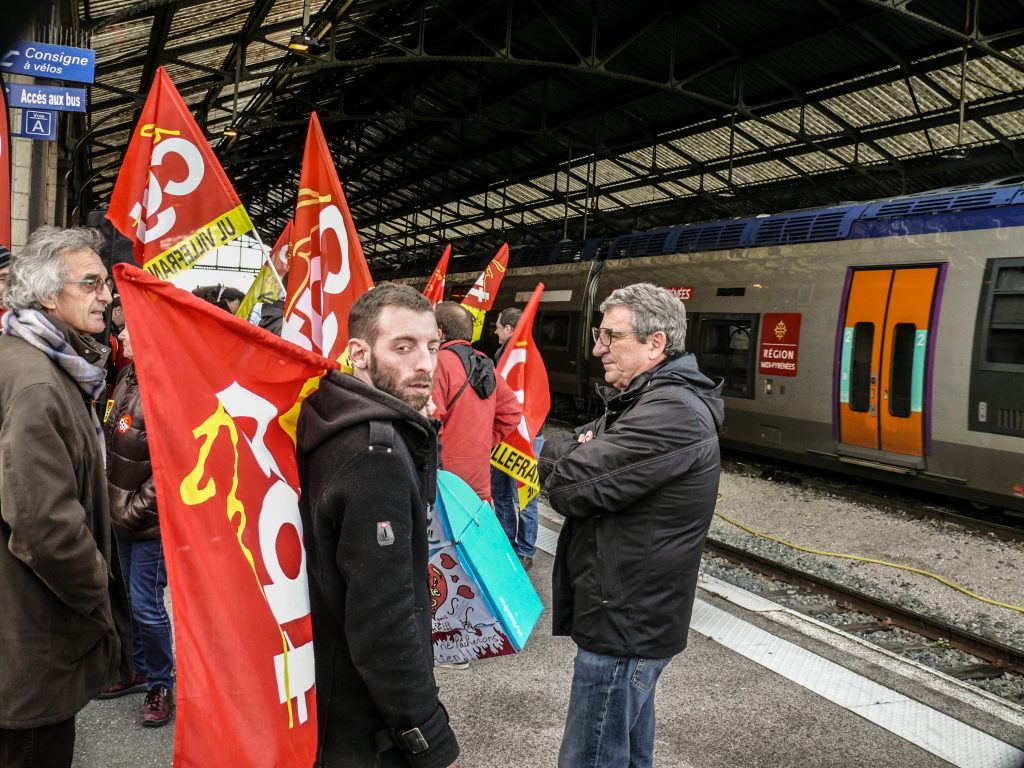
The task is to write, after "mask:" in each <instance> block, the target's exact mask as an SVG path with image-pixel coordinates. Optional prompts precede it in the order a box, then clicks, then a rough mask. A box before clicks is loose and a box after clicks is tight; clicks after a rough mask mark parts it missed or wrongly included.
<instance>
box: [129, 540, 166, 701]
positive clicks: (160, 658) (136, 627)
mask: <svg viewBox="0 0 1024 768" xmlns="http://www.w3.org/2000/svg"><path fill="white" fill-rule="evenodd" d="M117 553H118V557H120V558H121V570H122V571H124V578H125V581H127V582H128V598H129V599H130V600H131V604H132V660H133V663H134V666H135V672H136V674H143V675H145V676H146V679H147V681H148V688H149V689H150V690H152V689H153V688H155V687H156V686H158V685H162V686H164V687H166V688H174V654H173V652H172V650H171V621H170V619H169V618H168V616H167V609H166V608H165V607H164V588H165V587H166V586H167V567H166V565H165V564H164V550H163V546H162V545H161V543H160V539H150V540H147V541H131V540H127V539H118V541H117Z"/></svg>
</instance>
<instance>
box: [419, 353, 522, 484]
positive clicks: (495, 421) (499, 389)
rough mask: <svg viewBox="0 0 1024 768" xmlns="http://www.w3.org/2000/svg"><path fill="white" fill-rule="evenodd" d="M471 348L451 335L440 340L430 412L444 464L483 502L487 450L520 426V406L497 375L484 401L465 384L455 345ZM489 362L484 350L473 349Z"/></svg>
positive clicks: (487, 471)
mask: <svg viewBox="0 0 1024 768" xmlns="http://www.w3.org/2000/svg"><path fill="white" fill-rule="evenodd" d="M456 345H464V346H467V347H469V346H470V344H469V342H468V341H462V340H460V339H454V340H452V341H447V342H445V343H444V344H442V345H441V351H440V352H438V354H437V370H436V371H435V373H434V405H436V406H437V411H436V412H435V413H434V416H435V417H436V418H437V419H438V420H439V421H440V422H441V425H442V426H441V459H442V463H443V465H444V468H445V469H447V470H448V471H449V472H453V473H454V474H456V475H458V476H459V477H461V478H462V479H463V480H465V481H466V483H467V484H468V485H469V486H470V487H471V488H472V489H473V490H474V491H476V495H477V496H479V497H480V498H481V499H483V500H484V501H490V500H491V449H492V448H494V446H496V445H497V444H498V443H500V442H501V441H502V440H504V439H505V437H506V436H507V435H508V434H509V433H510V432H511V431H512V430H514V429H515V428H516V427H517V426H519V420H520V419H521V418H522V415H523V409H522V406H520V405H519V401H518V400H517V399H516V395H515V393H514V392H513V391H512V388H511V387H510V386H509V385H508V382H506V381H505V379H504V377H502V376H500V375H497V374H496V375H495V387H494V391H493V392H492V393H491V396H490V397H488V398H487V399H486V400H483V399H481V398H480V396H479V395H477V394H476V392H474V391H473V388H472V387H471V386H467V387H466V388H465V389H463V390H462V394H461V395H458V399H457V400H454V402H453V399H454V398H455V397H456V395H457V393H458V392H459V390H460V389H461V388H462V385H463V384H465V383H466V377H467V374H466V368H465V367H464V366H463V364H462V359H461V358H460V357H459V356H458V354H457V353H455V352H454V351H452V350H451V348H452V347H453V346H456ZM473 354H476V355H479V356H480V357H482V358H484V359H485V360H487V361H488V363H490V360H489V359H488V358H487V356H486V355H485V354H484V353H483V352H477V351H476V350H474V351H473Z"/></svg>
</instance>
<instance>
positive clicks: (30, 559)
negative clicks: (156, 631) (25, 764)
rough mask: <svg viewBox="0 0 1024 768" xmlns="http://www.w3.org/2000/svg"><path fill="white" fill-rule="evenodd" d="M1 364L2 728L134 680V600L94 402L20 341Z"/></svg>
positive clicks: (65, 713)
mask: <svg viewBox="0 0 1024 768" xmlns="http://www.w3.org/2000/svg"><path fill="white" fill-rule="evenodd" d="M55 325H58V329H59V330H61V331H62V332H63V333H64V335H65V337H66V338H68V340H69V341H70V342H71V343H72V345H73V346H75V348H76V350H79V353H80V354H82V350H80V349H79V347H82V349H85V348H86V347H87V346H88V340H87V339H84V338H82V337H79V338H77V339H76V338H75V336H74V331H71V330H70V329H67V328H66V327H65V326H63V325H60V324H57V323H55ZM84 356H85V354H83V357H84ZM87 359H88V358H87ZM0 361H3V362H2V364H0V728H9V729H24V728H37V727H40V726H44V725H51V724H53V723H59V722H62V721H63V720H67V719H68V718H70V717H73V716H74V715H75V713H76V712H78V711H79V710H80V709H81V708H82V707H84V706H85V705H86V704H87V703H88V702H89V699H90V698H91V697H92V696H94V695H95V694H97V693H98V692H99V691H100V690H102V689H103V688H106V687H107V686H110V685H113V684H114V683H116V682H118V681H119V680H130V679H131V676H132V667H131V648H132V644H131V634H130V631H131V630H130V623H129V622H130V620H129V611H128V596H127V593H126V592H125V586H124V580H123V579H122V577H121V569H120V565H119V563H118V560H117V555H116V552H115V551H114V548H113V536H111V533H110V517H109V514H108V511H107V478H106V475H105V473H104V471H103V452H102V450H101V448H100V446H99V442H98V440H97V436H96V427H95V424H94V423H93V420H92V416H91V415H90V413H89V411H90V408H91V407H92V406H91V405H90V403H88V402H87V401H86V399H85V396H84V395H83V393H82V390H81V389H79V387H78V385H77V384H76V383H75V382H74V380H73V379H72V378H71V377H70V376H69V375H68V374H67V373H65V372H64V371H63V370H61V369H60V368H59V367H58V366H57V365H55V364H54V363H53V361H52V360H50V358H49V357H47V355H46V354H45V353H43V352H41V351H40V350H38V349H36V348H35V347H33V346H31V345H30V344H28V343H27V342H26V341H24V340H23V339H20V338H17V337H15V336H9V335H0ZM90 362H94V363H95V362H96V361H95V359H90ZM99 364H102V363H99Z"/></svg>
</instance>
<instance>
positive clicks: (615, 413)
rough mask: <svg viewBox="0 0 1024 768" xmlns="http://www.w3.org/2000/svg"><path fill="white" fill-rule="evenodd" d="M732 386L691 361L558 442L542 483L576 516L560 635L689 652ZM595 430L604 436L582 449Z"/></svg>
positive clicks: (635, 386)
mask: <svg viewBox="0 0 1024 768" xmlns="http://www.w3.org/2000/svg"><path fill="white" fill-rule="evenodd" d="M721 387H722V385H721V383H719V384H718V385H717V386H716V385H715V384H714V383H713V382H712V381H711V380H710V379H708V378H707V377H706V376H704V375H703V374H702V373H700V371H698V370H697V364H696V362H695V360H694V357H693V355H690V354H688V353H686V354H684V355H682V356H680V357H676V358H673V359H671V360H668V361H666V362H664V363H662V364H661V365H660V366H659V367H657V368H655V369H653V370H651V371H648V372H646V373H644V374H641V375H640V376H638V377H637V378H636V379H635V380H634V381H633V382H632V383H631V384H630V386H629V387H628V388H627V389H626V391H624V392H615V391H614V390H609V391H610V392H612V393H613V394H612V395H611V396H610V397H609V399H608V400H607V403H606V411H605V415H604V416H602V417H601V418H600V419H598V420H597V421H595V422H592V423H590V424H586V425H584V426H582V427H579V428H577V429H576V430H575V433H574V434H572V435H560V436H557V437H549V438H548V440H547V442H546V443H545V444H544V450H543V451H542V452H541V461H540V474H541V480H542V483H543V485H544V488H545V489H546V490H547V493H548V499H549V501H550V503H551V506H552V507H554V508H555V510H556V511H558V512H559V513H561V514H563V515H565V517H566V518H567V519H566V521H565V524H564V526H563V527H562V532H561V534H560V535H559V538H558V548H557V551H556V555H555V570H554V583H553V591H554V596H553V603H554V605H553V623H554V634H556V635H571V636H572V638H573V640H574V641H575V642H576V644H577V645H578V646H580V647H581V648H584V649H586V650H588V651H592V652H594V653H602V654H606V655H609V656H630V657H644V658H666V657H669V656H673V655H675V654H677V653H679V652H680V651H682V650H683V649H684V648H685V647H686V638H687V631H688V629H689V625H690V614H691V612H692V610H693V599H694V593H695V591H696V588H697V571H698V568H699V566H700V557H701V550H702V549H703V547H704V539H705V537H706V536H707V532H708V527H709V526H710V524H711V516H712V514H713V513H714V510H715V501H716V499H717V495H718V478H719V473H720V465H719V451H718V430H719V429H720V427H721V425H722V421H723V414H724V406H723V404H722V399H721V395H720V392H721ZM588 430H590V431H593V433H594V438H593V439H592V440H590V441H588V442H585V443H579V442H577V437H578V436H579V435H581V434H583V433H585V432H587V431H588Z"/></svg>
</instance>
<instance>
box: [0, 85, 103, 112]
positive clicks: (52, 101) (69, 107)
mask: <svg viewBox="0 0 1024 768" xmlns="http://www.w3.org/2000/svg"><path fill="white" fill-rule="evenodd" d="M6 88H7V103H8V105H10V106H12V107H20V108H21V109H55V110H57V111H58V112H85V88H55V87H53V86H49V85H23V84H21V83H8V84H7V85H6Z"/></svg>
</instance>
